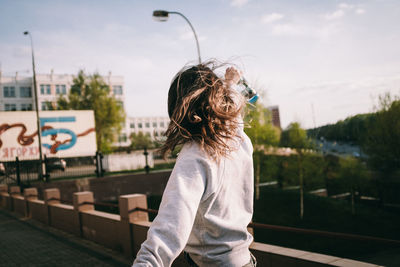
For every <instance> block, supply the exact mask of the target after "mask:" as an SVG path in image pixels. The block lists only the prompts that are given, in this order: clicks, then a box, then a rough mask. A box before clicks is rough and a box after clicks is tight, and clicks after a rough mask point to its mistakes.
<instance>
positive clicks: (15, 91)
mask: <svg viewBox="0 0 400 267" xmlns="http://www.w3.org/2000/svg"><path fill="white" fill-rule="evenodd" d="M73 79H74V75H71V74H54V72H53V71H51V72H50V73H49V74H38V75H37V76H36V80H37V81H36V82H37V90H38V92H37V95H38V102H39V110H51V109H55V108H56V102H57V98H58V97H59V96H60V95H66V94H68V93H69V90H70V89H71V86H72V84H73ZM103 79H104V81H105V82H106V83H107V84H108V85H109V86H110V88H111V92H110V94H111V95H113V96H114V97H115V98H116V99H117V101H118V102H119V103H120V105H121V106H123V107H124V109H125V86H124V78H123V77H122V76H113V75H111V73H109V75H107V76H103ZM268 109H269V110H270V111H271V120H272V121H271V123H272V124H273V125H274V126H276V127H278V128H281V122H280V116H279V107H278V106H270V107H268ZM21 110H35V101H34V94H33V79H32V77H26V76H20V75H18V73H16V74H15V75H14V76H3V75H2V74H1V72H0V111H21ZM168 124H169V118H168V117H127V119H126V120H125V124H124V127H123V129H122V132H121V133H120V135H119V137H118V141H117V144H116V145H118V146H128V145H129V144H130V140H129V136H130V135H131V134H132V133H136V134H137V133H139V132H143V133H145V134H148V135H149V136H150V137H151V138H152V139H153V140H155V139H159V138H161V136H162V135H163V133H164V132H165V131H166V130H167V127H168Z"/></svg>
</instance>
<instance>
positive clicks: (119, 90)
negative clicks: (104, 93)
mask: <svg viewBox="0 0 400 267" xmlns="http://www.w3.org/2000/svg"><path fill="white" fill-rule="evenodd" d="M113 93H114V95H122V86H121V85H114V86H113Z"/></svg>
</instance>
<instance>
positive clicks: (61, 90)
mask: <svg viewBox="0 0 400 267" xmlns="http://www.w3.org/2000/svg"><path fill="white" fill-rule="evenodd" d="M56 94H57V95H66V94H67V87H66V86H65V84H56Z"/></svg>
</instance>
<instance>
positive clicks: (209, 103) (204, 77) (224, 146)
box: [160, 63, 243, 160]
mask: <svg viewBox="0 0 400 267" xmlns="http://www.w3.org/2000/svg"><path fill="white" fill-rule="evenodd" d="M215 69H216V66H215V64H214V63H203V64H199V65H196V66H192V67H189V68H188V67H186V68H184V69H183V70H181V71H180V72H178V74H177V75H176V76H175V78H174V79H173V81H172V83H171V86H170V88H169V92H168V114H169V117H170V119H171V121H170V123H169V126H168V129H167V131H166V133H165V136H166V137H167V139H166V141H165V143H164V145H163V146H162V147H161V149H160V152H161V154H162V155H163V157H164V158H165V157H166V155H167V153H168V152H171V151H173V150H174V148H175V147H176V146H177V145H181V144H185V143H188V142H196V143H198V144H199V145H200V147H201V148H202V149H203V150H204V151H205V152H206V153H207V154H208V155H209V156H210V157H211V158H213V159H215V160H217V159H219V158H220V157H221V156H225V155H227V153H228V152H229V151H230V147H229V145H228V143H227V141H228V140H231V139H233V138H234V137H235V136H236V133H237V128H238V124H239V121H238V118H239V116H240V113H241V111H242V108H243V103H242V101H238V100H235V94H236V92H233V91H232V89H231V88H229V87H228V86H226V85H225V83H224V81H223V80H222V79H220V78H218V76H217V75H216V74H215V73H214V71H215ZM236 98H237V96H236ZM237 99H241V98H240V96H239V97H238V98H237Z"/></svg>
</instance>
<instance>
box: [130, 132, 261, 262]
mask: <svg viewBox="0 0 400 267" xmlns="http://www.w3.org/2000/svg"><path fill="white" fill-rule="evenodd" d="M239 135H240V136H241V139H239V138H238V139H237V140H236V142H235V144H236V145H233V146H235V148H233V147H232V148H233V151H232V152H231V153H230V154H229V155H228V156H227V157H225V158H222V159H221V160H220V161H219V162H218V163H217V162H215V161H212V160H211V159H209V157H207V155H206V153H205V152H204V151H202V150H201V149H200V146H199V145H198V144H196V143H190V144H185V145H184V146H183V148H182V150H181V152H180V153H179V156H178V158H177V161H176V164H175V167H174V169H173V171H172V173H171V176H170V178H169V181H168V183H167V186H166V188H165V191H164V194H163V197H162V201H161V205H160V210H159V213H158V215H157V217H156V218H155V220H154V221H153V223H152V224H151V226H150V229H149V231H148V233H147V240H146V241H145V242H144V243H143V244H142V246H141V249H140V251H139V252H138V254H137V256H136V260H135V262H134V263H133V266H135V267H138V266H152V267H153V266H171V264H172V262H173V261H174V259H175V258H176V257H178V256H179V254H180V253H181V252H182V250H185V251H186V252H188V253H189V255H190V257H191V258H192V259H193V260H194V261H195V262H196V264H197V265H199V266H200V267H201V266H243V265H245V264H247V263H249V262H250V252H249V246H250V243H251V242H252V240H253V237H252V236H251V234H250V233H249V232H248V231H247V225H248V224H249V223H250V221H251V218H252V215H253V192H254V189H253V186H254V184H253V183H254V182H253V159H252V153H253V146H252V145H251V141H250V139H249V138H248V137H247V135H246V134H245V133H244V132H243V129H239Z"/></svg>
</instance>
